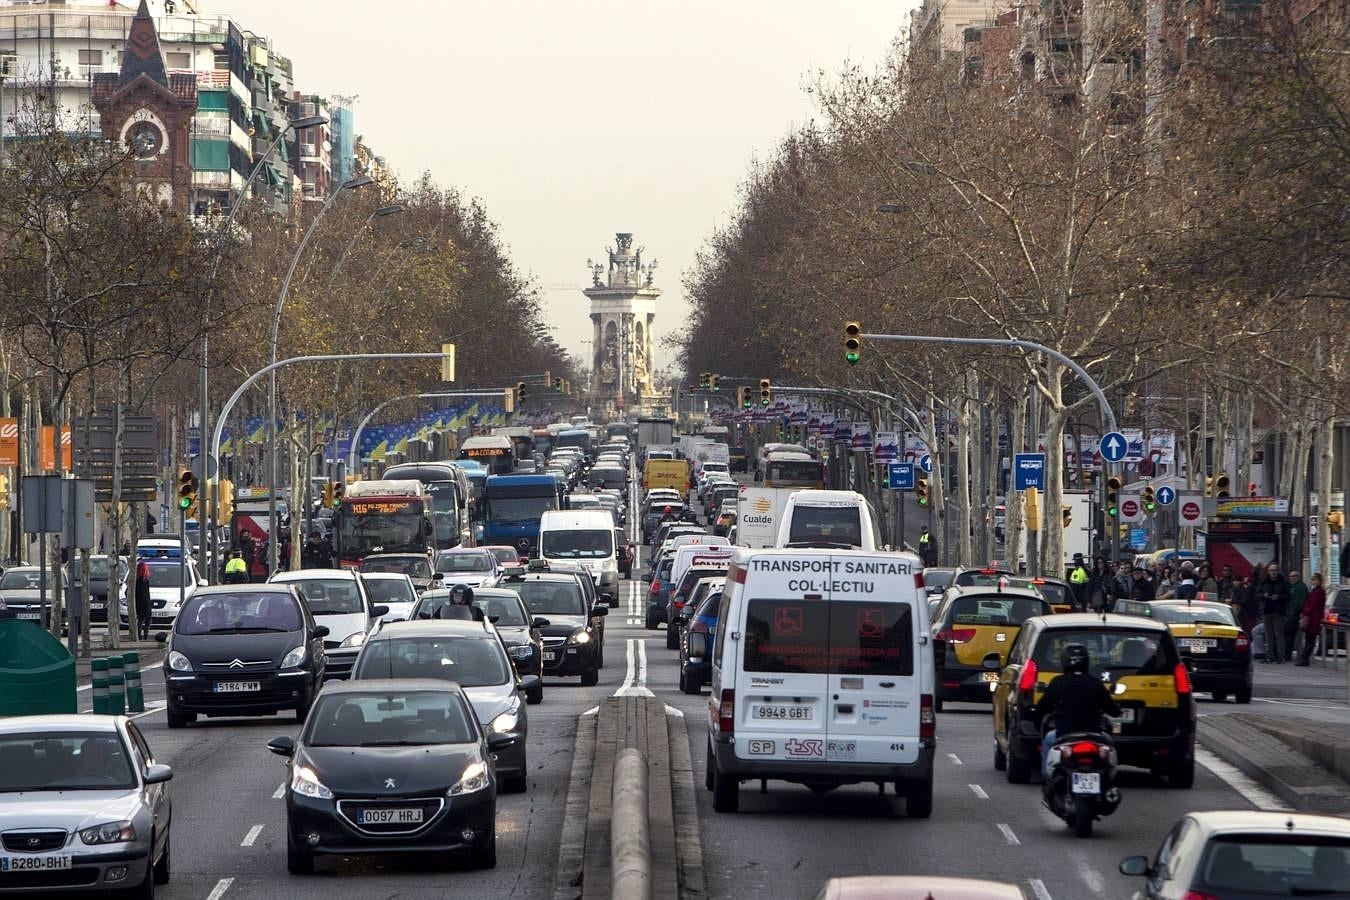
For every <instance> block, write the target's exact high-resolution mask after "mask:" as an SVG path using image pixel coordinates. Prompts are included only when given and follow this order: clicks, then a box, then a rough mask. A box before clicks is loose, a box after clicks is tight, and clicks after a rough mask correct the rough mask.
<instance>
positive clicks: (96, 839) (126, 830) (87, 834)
mask: <svg viewBox="0 0 1350 900" xmlns="http://www.w3.org/2000/svg"><path fill="white" fill-rule="evenodd" d="M80 840H82V841H84V842H85V843H86V844H118V843H121V842H123V841H134V840H136V828H135V826H133V825H132V824H131V823H130V822H128V821H127V820H126V819H123V820H122V821H120V822H107V823H104V824H103V825H95V826H93V827H92V828H83V829H81V830H80Z"/></svg>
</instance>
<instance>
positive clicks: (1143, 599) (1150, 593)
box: [1129, 566, 1156, 603]
mask: <svg viewBox="0 0 1350 900" xmlns="http://www.w3.org/2000/svg"><path fill="white" fill-rule="evenodd" d="M1131 575H1132V577H1133V580H1132V581H1131V582H1130V595H1129V596H1130V599H1131V600H1137V601H1139V602H1140V603H1152V602H1153V599H1154V597H1155V596H1156V594H1155V592H1154V590H1153V582H1152V581H1151V580H1150V579H1149V577H1148V570H1147V569H1143V568H1140V567H1139V566H1135V568H1134V571H1133V572H1132V573H1131Z"/></svg>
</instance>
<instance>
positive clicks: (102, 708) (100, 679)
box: [89, 656, 109, 716]
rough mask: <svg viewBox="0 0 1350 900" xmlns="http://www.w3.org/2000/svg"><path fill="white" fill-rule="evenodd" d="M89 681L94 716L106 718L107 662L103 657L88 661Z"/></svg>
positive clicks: (107, 710)
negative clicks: (92, 696)
mask: <svg viewBox="0 0 1350 900" xmlns="http://www.w3.org/2000/svg"><path fill="white" fill-rule="evenodd" d="M89 680H90V683H91V684H92V685H93V691H92V693H93V695H94V715H98V716H106V715H107V714H108V712H109V708H108V661H107V660H106V659H104V658H103V657H101V656H100V657H99V658H98V659H91V660H90V661H89Z"/></svg>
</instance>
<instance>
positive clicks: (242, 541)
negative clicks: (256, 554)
mask: <svg viewBox="0 0 1350 900" xmlns="http://www.w3.org/2000/svg"><path fill="white" fill-rule="evenodd" d="M239 558H240V559H242V560H243V561H244V570H245V571H246V572H248V574H249V576H250V577H252V575H253V535H252V534H250V533H248V532H247V531H245V532H243V533H242V534H240V535H239Z"/></svg>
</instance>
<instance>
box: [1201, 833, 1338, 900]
mask: <svg viewBox="0 0 1350 900" xmlns="http://www.w3.org/2000/svg"><path fill="white" fill-rule="evenodd" d="M1190 886H1191V887H1192V888H1194V889H1195V890H1196V891H1197V892H1199V893H1197V894H1196V895H1195V896H1209V895H1210V894H1211V893H1218V894H1219V895H1220V896H1229V895H1231V896H1237V895H1239V894H1240V895H1241V896H1243V897H1290V896H1294V897H1313V896H1317V895H1319V894H1321V895H1326V896H1336V897H1345V896H1348V895H1350V838H1345V837H1340V836H1334V835H1326V836H1312V835H1305V834H1284V833H1275V834H1235V835H1228V834H1225V835H1221V836H1218V837H1216V838H1214V839H1213V840H1211V841H1210V842H1209V845H1208V846H1207V847H1206V848H1205V855H1204V857H1203V858H1202V859H1201V860H1200V863H1199V866H1198V867H1197V869H1196V879H1195V881H1193V882H1192V883H1191V885H1190Z"/></svg>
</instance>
